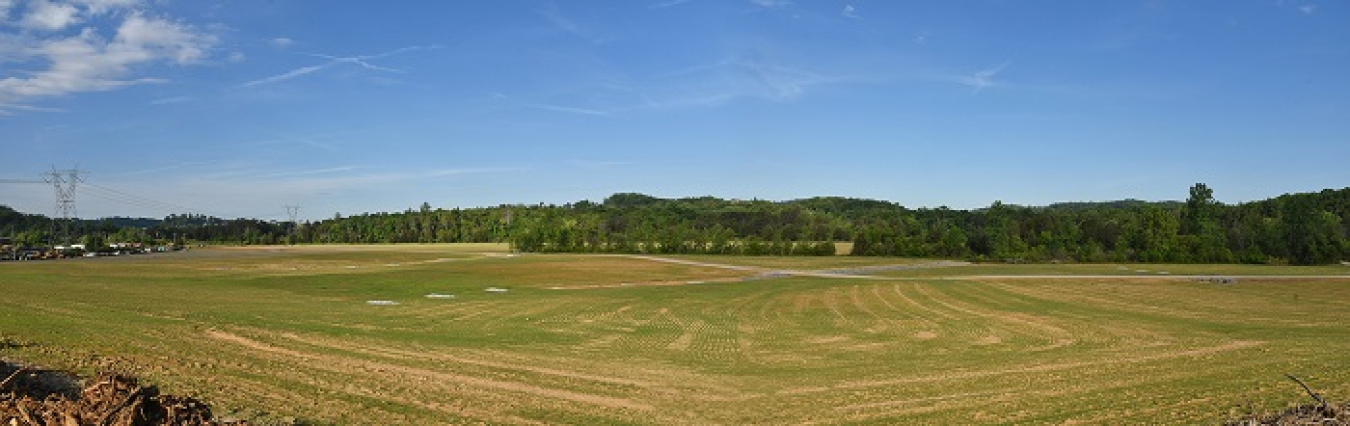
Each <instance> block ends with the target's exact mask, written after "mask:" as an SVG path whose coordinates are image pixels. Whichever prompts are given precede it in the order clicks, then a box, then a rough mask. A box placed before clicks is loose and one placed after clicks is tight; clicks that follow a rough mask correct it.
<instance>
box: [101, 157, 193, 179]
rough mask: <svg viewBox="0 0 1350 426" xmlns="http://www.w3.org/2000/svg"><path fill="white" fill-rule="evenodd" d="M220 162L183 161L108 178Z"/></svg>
mask: <svg viewBox="0 0 1350 426" xmlns="http://www.w3.org/2000/svg"><path fill="white" fill-rule="evenodd" d="M218 162H219V161H216V160H211V161H183V162H179V163H177V164H170V165H167V166H160V167H152V168H148V169H140V170H131V171H126V172H116V173H110V174H108V176H113V177H125V176H136V175H146V174H151V173H158V172H166V171H169V170H176V169H181V168H185V167H193V166H204V165H208V164H214V163H218Z"/></svg>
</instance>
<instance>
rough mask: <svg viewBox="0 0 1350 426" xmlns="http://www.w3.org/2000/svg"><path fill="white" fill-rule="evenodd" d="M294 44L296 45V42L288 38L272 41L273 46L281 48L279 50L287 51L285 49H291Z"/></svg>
mask: <svg viewBox="0 0 1350 426" xmlns="http://www.w3.org/2000/svg"><path fill="white" fill-rule="evenodd" d="M294 44H295V40H291V39H289V38H286V37H277V38H274V39H272V45H273V46H276V47H279V48H282V49H285V48H287V47H291V46H292V45H294Z"/></svg>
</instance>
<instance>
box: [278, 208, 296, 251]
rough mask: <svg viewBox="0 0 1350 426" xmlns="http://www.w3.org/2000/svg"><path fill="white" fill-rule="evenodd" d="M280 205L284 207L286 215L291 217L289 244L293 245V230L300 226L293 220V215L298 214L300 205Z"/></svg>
mask: <svg viewBox="0 0 1350 426" xmlns="http://www.w3.org/2000/svg"><path fill="white" fill-rule="evenodd" d="M282 207H285V208H286V216H290V218H291V244H292V245H294V244H295V231H296V230H297V228H299V227H300V224H299V223H298V222H296V221H295V217H296V216H299V215H300V206H295V205H292V206H282Z"/></svg>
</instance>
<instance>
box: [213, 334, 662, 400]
mask: <svg viewBox="0 0 1350 426" xmlns="http://www.w3.org/2000/svg"><path fill="white" fill-rule="evenodd" d="M205 334H206V336H207V337H209V338H211V339H214V340H217V341H222V342H227V343H231V344H234V345H236V346H240V347H243V348H246V349H249V350H251V351H254V352H259V353H267V354H273V355H277V356H281V357H283V358H289V359H292V360H297V361H309V362H310V363H309V364H307V365H311V366H315V367H319V368H329V367H331V368H335V369H337V371H349V370H374V371H379V372H395V373H399V374H401V375H405V376H410V377H412V378H415V379H420V380H437V381H446V382H451V383H457V384H462V385H468V386H474V387H478V388H486V389H493V390H498V391H507V392H518V393H524V394H529V395H533V396H539V397H545V398H553V399H561V400H566V401H571V402H575V403H581V404H586V405H595V406H601V407H607V408H618V409H633V410H650V409H652V406H651V405H648V404H645V403H639V402H636V401H632V400H629V399H626V398H617V397H609V396H601V395H594V394H588V393H581V392H574V391H568V390H561V389H553V388H545V387H540V386H535V385H531V384H526V383H519V382H511V381H502V380H495V379H488V378H482V377H475V376H467V375H463V374H456V373H449V372H443V371H434V370H427V369H423V368H417V367H409V366H404V365H398V364H390V363H382V362H374V361H367V360H353V359H349V358H342V357H336V356H331V355H324V354H317V353H304V352H300V351H296V350H294V349H289V348H284V347H279V346H274V345H271V344H266V343H262V342H259V341H256V340H253V339H249V338H246V337H242V336H238V335H235V334H232V333H228V332H225V331H221V330H207V331H206V332H205Z"/></svg>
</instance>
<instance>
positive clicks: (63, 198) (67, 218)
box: [42, 166, 84, 246]
mask: <svg viewBox="0 0 1350 426" xmlns="http://www.w3.org/2000/svg"><path fill="white" fill-rule="evenodd" d="M83 173H84V172H83V171H81V170H80V169H79V168H74V169H67V170H57V169H56V166H52V171H50V172H47V173H43V174H42V181H43V182H46V183H50V184H52V187H53V188H55V189H56V214H55V215H54V217H53V218H52V245H53V246H55V245H56V243H57V241H58V239H57V235H58V233H57V231H58V229H59V230H60V231H61V232H60V237H61V238H60V239H59V241H60V242H61V244H63V245H66V246H69V245H70V223H71V221H72V220H73V219H75V218H77V217H78V215H77V214H76V213H75V187H76V185H77V184H79V183H80V182H84V177H83V176H81V174H83ZM56 217H60V218H61V219H60V222H59V225H58V222H57V220H56Z"/></svg>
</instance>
